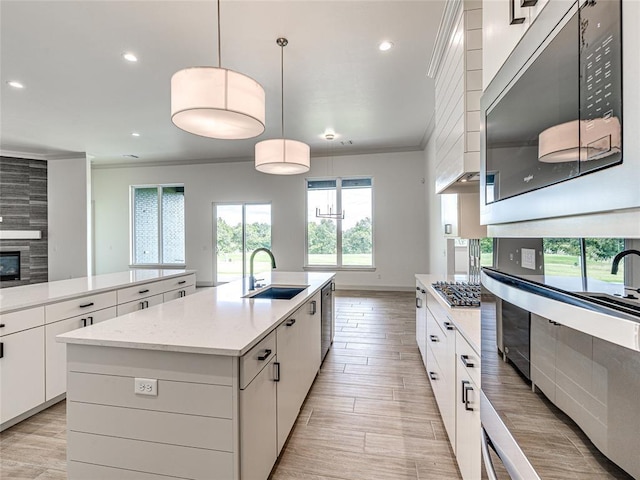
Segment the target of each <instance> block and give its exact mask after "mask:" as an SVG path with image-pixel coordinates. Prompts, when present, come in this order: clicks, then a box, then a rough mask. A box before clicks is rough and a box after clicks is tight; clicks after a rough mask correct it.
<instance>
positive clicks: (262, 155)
mask: <svg viewBox="0 0 640 480" xmlns="http://www.w3.org/2000/svg"><path fill="white" fill-rule="evenodd" d="M309 157H310V152H309V145H307V144H306V143H302V142H298V141H296V140H287V139H286V138H274V139H273V140H264V141H262V142H258V143H257V144H256V170H258V171H259V172H263V173H272V174H275V175H296V174H298V173H304V172H308V171H309V166H310V161H309Z"/></svg>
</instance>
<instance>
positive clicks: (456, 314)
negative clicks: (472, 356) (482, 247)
mask: <svg viewBox="0 0 640 480" xmlns="http://www.w3.org/2000/svg"><path fill="white" fill-rule="evenodd" d="M416 280H418V281H419V282H420V283H421V284H422V286H423V287H424V288H425V290H427V291H428V292H429V293H430V294H431V295H432V296H433V297H434V298H435V299H436V301H437V302H439V303H440V305H442V306H443V307H444V308H445V310H446V311H447V315H448V316H449V318H450V320H451V321H452V322H453V324H454V325H455V327H456V330H458V332H460V333H461V334H462V336H463V337H464V339H465V340H466V341H467V343H469V345H470V346H471V348H473V350H474V351H475V352H476V353H477V354H478V356H480V309H479V308H474V307H450V306H449V304H448V303H447V302H445V300H444V299H443V298H442V296H440V294H439V293H438V292H437V291H436V290H435V289H434V288H433V287H432V286H431V284H432V283H435V282H438V281H441V282H442V281H447V282H466V281H468V278H467V276H466V275H456V276H451V277H445V276H443V275H433V274H417V275H416Z"/></svg>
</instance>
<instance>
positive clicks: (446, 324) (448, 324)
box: [443, 322, 454, 330]
mask: <svg viewBox="0 0 640 480" xmlns="http://www.w3.org/2000/svg"><path fill="white" fill-rule="evenodd" d="M443 325H444V328H446V329H447V330H453V329H454V327H453V325H452V324H451V322H443Z"/></svg>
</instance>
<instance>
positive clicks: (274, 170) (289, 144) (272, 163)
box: [255, 38, 310, 175]
mask: <svg viewBox="0 0 640 480" xmlns="http://www.w3.org/2000/svg"><path fill="white" fill-rule="evenodd" d="M276 43H277V44H278V46H280V85H281V92H282V96H281V99H280V104H281V124H280V128H281V133H282V138H275V139H272V140H263V141H262V142H258V143H256V163H255V165H256V170H258V171H259V172H263V173H271V174H275V175H296V174H298V173H304V172H308V171H309V165H310V160H309V145H307V144H306V143H302V142H298V141H296V140H288V139H286V138H284V47H285V46H286V45H287V44H288V43H289V41H288V40H287V39H286V38H278V39H277V40H276Z"/></svg>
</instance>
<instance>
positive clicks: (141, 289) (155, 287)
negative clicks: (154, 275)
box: [118, 281, 169, 305]
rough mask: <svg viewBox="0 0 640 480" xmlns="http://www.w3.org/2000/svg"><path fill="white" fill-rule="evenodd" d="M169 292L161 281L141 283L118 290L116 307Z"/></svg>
mask: <svg viewBox="0 0 640 480" xmlns="http://www.w3.org/2000/svg"><path fill="white" fill-rule="evenodd" d="M167 290H169V288H166V287H165V285H164V283H163V282H162V281H158V282H149V283H143V284H142V285H134V286H133V287H127V288H121V289H120V290H118V305H120V304H122V303H129V302H133V301H136V300H142V299H144V298H147V297H152V296H154V295H159V294H162V293H164V292H166V291H167Z"/></svg>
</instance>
